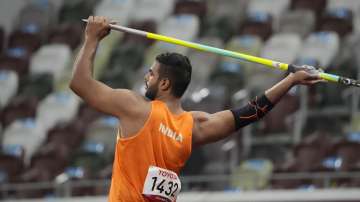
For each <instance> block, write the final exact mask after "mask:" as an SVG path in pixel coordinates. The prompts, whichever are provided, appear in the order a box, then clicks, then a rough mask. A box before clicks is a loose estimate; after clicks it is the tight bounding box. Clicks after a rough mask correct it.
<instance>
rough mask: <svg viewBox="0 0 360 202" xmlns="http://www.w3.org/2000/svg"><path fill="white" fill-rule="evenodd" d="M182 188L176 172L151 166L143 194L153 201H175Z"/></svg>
mask: <svg viewBox="0 0 360 202" xmlns="http://www.w3.org/2000/svg"><path fill="white" fill-rule="evenodd" d="M180 189H181V183H180V180H179V177H178V176H177V174H176V173H174V172H172V171H169V170H166V169H163V168H159V167H155V166H151V167H149V170H148V174H147V176H146V180H145V184H144V189H143V194H144V196H145V197H147V198H148V199H150V200H151V201H166V202H170V201H175V200H176V198H177V195H178V194H179V192H180Z"/></svg>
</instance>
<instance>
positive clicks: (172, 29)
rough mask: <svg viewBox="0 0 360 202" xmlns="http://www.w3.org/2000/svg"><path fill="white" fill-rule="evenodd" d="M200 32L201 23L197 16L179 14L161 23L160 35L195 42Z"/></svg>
mask: <svg viewBox="0 0 360 202" xmlns="http://www.w3.org/2000/svg"><path fill="white" fill-rule="evenodd" d="M199 31H200V21H199V18H198V17H197V16H196V15H191V14H179V15H173V16H170V17H169V18H167V19H166V20H165V21H164V22H162V23H160V25H159V28H158V33H159V34H163V35H166V36H171V37H175V38H178V39H183V40H186V41H194V39H195V38H196V37H197V36H198V34H199Z"/></svg>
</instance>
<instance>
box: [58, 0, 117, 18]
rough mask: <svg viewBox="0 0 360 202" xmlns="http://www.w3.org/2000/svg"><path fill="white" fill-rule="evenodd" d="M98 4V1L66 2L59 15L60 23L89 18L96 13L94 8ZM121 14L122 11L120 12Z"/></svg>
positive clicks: (77, 0) (78, 0)
mask: <svg viewBox="0 0 360 202" xmlns="http://www.w3.org/2000/svg"><path fill="white" fill-rule="evenodd" d="M106 1H107V2H108V0H106ZM102 2H105V1H102ZM97 3H98V1H97V0H76V1H69V0H64V3H63V5H62V7H61V8H60V13H59V22H60V23H63V22H76V23H78V22H79V20H80V19H83V18H88V17H89V16H90V15H92V14H93V13H94V7H95V5H96V4H97ZM119 12H120V13H121V12H122V11H120V10H119Z"/></svg>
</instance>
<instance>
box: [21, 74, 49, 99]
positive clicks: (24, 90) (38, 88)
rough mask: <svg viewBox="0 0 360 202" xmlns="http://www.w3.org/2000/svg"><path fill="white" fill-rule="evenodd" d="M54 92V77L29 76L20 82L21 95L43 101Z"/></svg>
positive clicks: (45, 75)
mask: <svg viewBox="0 0 360 202" xmlns="http://www.w3.org/2000/svg"><path fill="white" fill-rule="evenodd" d="M52 90H53V77H52V76H51V75H49V74H36V75H29V76H28V77H26V78H24V79H23V80H22V81H21V82H20V89H19V95H20V96H23V97H37V98H38V99H43V98H44V97H45V96H46V95H48V94H49V93H50V92H51V91H52Z"/></svg>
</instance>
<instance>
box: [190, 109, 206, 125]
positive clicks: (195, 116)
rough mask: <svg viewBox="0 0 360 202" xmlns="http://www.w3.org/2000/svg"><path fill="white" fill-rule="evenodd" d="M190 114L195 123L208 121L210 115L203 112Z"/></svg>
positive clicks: (191, 112)
mask: <svg viewBox="0 0 360 202" xmlns="http://www.w3.org/2000/svg"><path fill="white" fill-rule="evenodd" d="M190 114H191V115H192V117H193V119H194V122H195V123H196V122H202V121H206V120H208V119H209V115H210V114H209V113H207V112H204V111H190Z"/></svg>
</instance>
